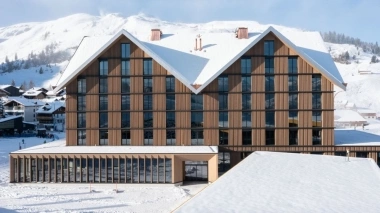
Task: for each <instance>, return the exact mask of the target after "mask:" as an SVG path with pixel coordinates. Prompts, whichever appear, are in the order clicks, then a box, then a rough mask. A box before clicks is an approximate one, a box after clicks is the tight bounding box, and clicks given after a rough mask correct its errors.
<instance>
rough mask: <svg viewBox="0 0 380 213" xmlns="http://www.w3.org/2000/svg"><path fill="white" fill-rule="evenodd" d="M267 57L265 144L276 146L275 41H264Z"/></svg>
mask: <svg viewBox="0 0 380 213" xmlns="http://www.w3.org/2000/svg"><path fill="white" fill-rule="evenodd" d="M264 56H265V61H264V62H265V66H264V67H265V126H266V129H265V144H266V145H274V142H275V140H274V131H275V130H274V126H275V110H274V109H275V93H274V91H275V86H274V80H275V76H274V68H275V67H274V57H273V56H274V41H272V40H270V41H264Z"/></svg>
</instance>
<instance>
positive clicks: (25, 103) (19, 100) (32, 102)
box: [4, 97, 45, 106]
mask: <svg viewBox="0 0 380 213" xmlns="http://www.w3.org/2000/svg"><path fill="white" fill-rule="evenodd" d="M12 101H15V102H17V103H19V104H21V105H23V106H42V105H44V104H45V103H44V102H42V101H39V100H36V99H27V98H20V97H12V98H10V99H8V101H7V102H6V103H5V104H4V105H7V104H8V103H10V102H12Z"/></svg>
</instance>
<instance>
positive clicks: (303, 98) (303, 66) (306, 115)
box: [298, 58, 313, 145]
mask: <svg viewBox="0 0 380 213" xmlns="http://www.w3.org/2000/svg"><path fill="white" fill-rule="evenodd" d="M298 73H300V74H303V73H307V74H312V73H313V68H312V67H311V66H310V65H308V64H307V63H306V62H305V61H304V60H303V59H301V58H299V59H298ZM311 80H312V78H311V75H299V76H298V82H299V83H298V90H300V91H311ZM298 108H299V109H311V108H312V96H311V95H310V93H299V94H298ZM311 114H312V113H311V111H299V112H298V127H308V128H311V127H312V120H311ZM298 144H299V145H312V130H311V129H299V130H298Z"/></svg>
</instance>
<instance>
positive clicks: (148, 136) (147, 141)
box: [144, 130, 153, 145]
mask: <svg viewBox="0 0 380 213" xmlns="http://www.w3.org/2000/svg"><path fill="white" fill-rule="evenodd" d="M144 145H153V130H144Z"/></svg>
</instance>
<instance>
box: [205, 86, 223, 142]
mask: <svg viewBox="0 0 380 213" xmlns="http://www.w3.org/2000/svg"><path fill="white" fill-rule="evenodd" d="M207 91H218V79H215V80H214V81H213V82H211V83H210V84H209V85H208V86H207V87H206V88H205V93H204V95H203V96H204V110H205V112H204V113H203V117H204V122H203V126H204V127H205V130H204V142H205V145H208V146H217V145H219V131H218V130H217V129H207V128H218V127H219V122H218V121H219V117H218V116H219V114H218V112H217V110H219V94H217V93H207ZM207 110H215V111H214V112H209V111H207Z"/></svg>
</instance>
